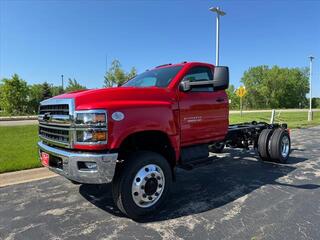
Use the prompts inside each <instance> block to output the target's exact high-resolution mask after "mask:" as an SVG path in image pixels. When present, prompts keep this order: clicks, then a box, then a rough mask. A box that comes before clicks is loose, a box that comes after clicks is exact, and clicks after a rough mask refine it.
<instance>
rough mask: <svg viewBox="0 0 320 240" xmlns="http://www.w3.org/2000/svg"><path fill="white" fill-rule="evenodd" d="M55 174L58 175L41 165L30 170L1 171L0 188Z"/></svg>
mask: <svg viewBox="0 0 320 240" xmlns="http://www.w3.org/2000/svg"><path fill="white" fill-rule="evenodd" d="M56 176H58V175H57V174H55V173H53V172H51V171H49V170H48V169H47V168H43V167H42V168H35V169H30V170H22V171H17V172H9V173H2V174H0V188H1V187H5V186H10V185H14V184H19V183H26V182H32V181H37V180H41V179H46V178H52V177H56Z"/></svg>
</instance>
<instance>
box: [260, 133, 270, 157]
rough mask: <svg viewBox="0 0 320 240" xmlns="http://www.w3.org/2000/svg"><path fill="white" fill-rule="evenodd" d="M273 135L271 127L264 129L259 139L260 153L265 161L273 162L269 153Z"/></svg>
mask: <svg viewBox="0 0 320 240" xmlns="http://www.w3.org/2000/svg"><path fill="white" fill-rule="evenodd" d="M271 135H272V130H271V129H263V130H262V132H261V133H260V135H259V139H258V153H259V156H260V158H261V159H262V160H263V161H267V162H271V161H272V159H271V157H270V155H269V150H268V149H269V140H270V137H271Z"/></svg>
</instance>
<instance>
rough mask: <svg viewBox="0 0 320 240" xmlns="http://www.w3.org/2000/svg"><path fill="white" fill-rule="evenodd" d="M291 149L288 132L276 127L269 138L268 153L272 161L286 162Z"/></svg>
mask: <svg viewBox="0 0 320 240" xmlns="http://www.w3.org/2000/svg"><path fill="white" fill-rule="evenodd" d="M290 151H291V140H290V136H289V133H288V132H287V131H286V130H284V129H282V128H277V129H276V130H274V132H273V134H272V136H271V138H270V147H269V154H270V157H271V158H272V160H273V161H275V162H279V163H286V162H287V160H288V158H289V155H290Z"/></svg>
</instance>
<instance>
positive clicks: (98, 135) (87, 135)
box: [77, 129, 107, 143]
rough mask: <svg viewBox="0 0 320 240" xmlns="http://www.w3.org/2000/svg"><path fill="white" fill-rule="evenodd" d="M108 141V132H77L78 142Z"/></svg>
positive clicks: (95, 130) (92, 130)
mask: <svg viewBox="0 0 320 240" xmlns="http://www.w3.org/2000/svg"><path fill="white" fill-rule="evenodd" d="M105 141H107V131H106V130H99V129H90V130H80V131H79V130H77V142H80V143H96V142H105Z"/></svg>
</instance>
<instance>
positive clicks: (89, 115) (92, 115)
mask: <svg viewBox="0 0 320 240" xmlns="http://www.w3.org/2000/svg"><path fill="white" fill-rule="evenodd" d="M106 124H107V116H106V113H105V112H100V111H99V112H94V111H88V112H77V113H76V125H95V126H106Z"/></svg>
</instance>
